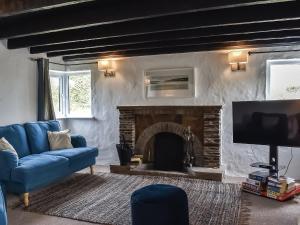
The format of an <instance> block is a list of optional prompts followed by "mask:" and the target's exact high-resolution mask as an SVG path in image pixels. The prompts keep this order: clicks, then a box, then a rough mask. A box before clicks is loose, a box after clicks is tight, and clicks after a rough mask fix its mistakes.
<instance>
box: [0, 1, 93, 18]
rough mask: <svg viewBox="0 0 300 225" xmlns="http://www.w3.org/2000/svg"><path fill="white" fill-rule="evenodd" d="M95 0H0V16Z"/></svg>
mask: <svg viewBox="0 0 300 225" xmlns="http://www.w3.org/2000/svg"><path fill="white" fill-rule="evenodd" d="M87 1H95V0H72V1H70V0H14V1H12V0H0V18H1V17H7V16H15V15H20V14H22V13H31V12H36V11H41V10H49V9H54V8H57V7H63V6H67V5H73V4H78V3H83V2H87Z"/></svg>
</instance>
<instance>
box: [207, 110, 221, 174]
mask: <svg viewBox="0 0 300 225" xmlns="http://www.w3.org/2000/svg"><path fill="white" fill-rule="evenodd" d="M203 121H204V122H203V155H204V165H203V166H204V167H218V168H219V167H220V156H221V155H220V147H221V133H220V132H221V127H220V126H221V109H219V108H215V109H210V110H207V111H204V113H203Z"/></svg>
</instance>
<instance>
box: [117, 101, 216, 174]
mask: <svg viewBox="0 0 300 225" xmlns="http://www.w3.org/2000/svg"><path fill="white" fill-rule="evenodd" d="M118 109H119V111H120V118H119V119H120V135H124V136H125V138H126V140H127V142H128V144H129V145H130V147H132V148H133V149H134V152H135V153H136V154H139V155H143V163H146V164H147V163H148V164H153V165H154V166H155V168H156V169H158V170H179V171H180V170H182V163H183V156H182V154H184V153H183V150H184V147H183V146H184V144H185V140H186V137H185V135H186V131H187V128H188V127H190V130H191V132H192V135H193V145H192V148H193V156H194V160H193V166H197V167H209V168H212V167H213V168H219V167H220V118H221V117H220V115H221V106H119V107H118ZM179 159H181V160H179Z"/></svg>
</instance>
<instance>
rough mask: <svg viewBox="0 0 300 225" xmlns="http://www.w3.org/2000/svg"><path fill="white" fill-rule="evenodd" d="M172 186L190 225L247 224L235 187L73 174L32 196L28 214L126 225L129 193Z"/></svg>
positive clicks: (240, 196) (168, 179)
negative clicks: (180, 193)
mask: <svg viewBox="0 0 300 225" xmlns="http://www.w3.org/2000/svg"><path fill="white" fill-rule="evenodd" d="M156 183H161V184H172V185H175V186H178V187H181V188H182V189H184V190H185V191H186V193H187V195H188V199H189V213H190V224H191V225H221V224H222V225H238V224H243V225H244V224H247V220H248V218H247V217H248V215H247V214H248V212H247V207H246V205H243V204H244V203H243V201H242V193H241V191H240V188H239V186H238V185H235V184H224V183H221V182H215V181H204V180H197V179H187V178H170V177H153V176H129V175H117V174H110V173H98V174H97V175H88V174H75V175H73V176H72V177H71V178H69V179H67V180H66V181H63V182H62V183H58V184H55V185H53V186H51V187H48V188H46V189H43V190H41V191H38V192H35V193H33V194H32V195H31V199H30V202H31V205H30V207H29V208H28V209H26V210H28V211H31V212H37V213H42V214H47V215H52V216H59V217H65V218H71V219H75V220H81V221H88V222H93V223H99V224H109V225H130V224H131V212H130V196H131V193H132V192H133V191H134V190H136V189H138V188H141V187H143V186H146V185H149V184H156Z"/></svg>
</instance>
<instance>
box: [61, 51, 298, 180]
mask: <svg viewBox="0 0 300 225" xmlns="http://www.w3.org/2000/svg"><path fill="white" fill-rule="evenodd" d="M296 57H299V58H300V54H299V53H297V52H294V53H279V54H260V55H252V56H251V57H250V58H249V64H248V65H247V71H246V72H231V70H230V67H229V65H228V61H227V54H225V53H220V52H206V53H187V54H173V55H160V56H145V57H134V58H129V59H123V60H120V61H117V62H116V67H117V68H116V72H117V75H116V78H104V77H103V74H101V73H99V72H98V71H97V69H96V66H92V67H90V68H92V70H93V112H94V116H95V119H94V120H69V121H66V126H68V127H69V128H71V129H72V131H73V132H74V133H80V134H83V135H84V136H86V137H87V140H88V142H89V144H90V145H95V146H98V147H99V148H100V156H99V160H98V163H99V164H109V163H115V162H117V161H118V159H117V153H116V150H115V144H116V143H117V142H118V137H119V132H118V126H119V124H118V111H117V110H116V106H117V105H213V104H216V105H219V104H221V105H223V117H222V165H223V166H224V168H225V169H226V173H227V174H229V175H245V174H246V173H248V172H250V167H249V166H248V165H249V164H250V163H252V162H255V161H267V160H268V157H267V156H268V148H267V147H266V146H254V145H253V146H252V149H251V146H250V145H244V144H233V143H232V118H231V113H232V111H231V102H232V101H240V100H262V99H264V97H265V71H266V60H267V59H271V58H274V59H279V58H296ZM174 67H195V68H196V98H193V99H152V100H147V99H145V98H144V96H143V72H144V70H147V69H158V68H174ZM87 68H88V67H87V66H80V67H78V66H76V67H74V66H73V67H71V68H69V69H71V70H76V69H87ZM289 158H290V149H289V148H281V149H280V161H281V163H282V164H284V165H285V164H287V162H288V160H289ZM299 161H300V149H294V159H293V161H292V163H291V165H290V169H289V171H288V175H289V176H292V177H295V178H298V179H300V172H299V171H300V164H299Z"/></svg>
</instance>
